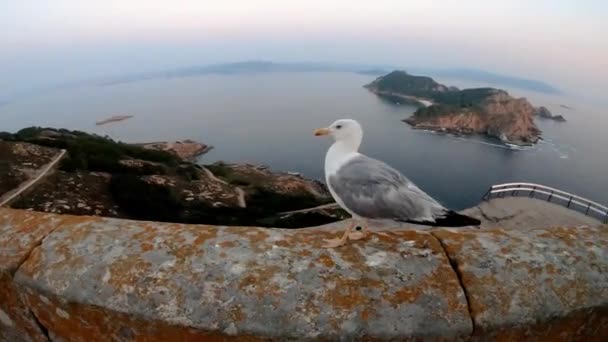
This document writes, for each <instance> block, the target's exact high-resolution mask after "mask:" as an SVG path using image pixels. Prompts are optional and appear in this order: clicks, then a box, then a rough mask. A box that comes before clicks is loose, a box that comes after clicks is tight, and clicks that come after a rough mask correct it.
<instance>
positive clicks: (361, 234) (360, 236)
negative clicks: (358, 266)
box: [348, 232, 369, 241]
mask: <svg viewBox="0 0 608 342" xmlns="http://www.w3.org/2000/svg"><path fill="white" fill-rule="evenodd" d="M368 236H369V233H367V232H352V233H350V234H348V239H349V240H352V241H357V240H361V239H365V238H366V237H368Z"/></svg>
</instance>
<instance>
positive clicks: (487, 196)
mask: <svg viewBox="0 0 608 342" xmlns="http://www.w3.org/2000/svg"><path fill="white" fill-rule="evenodd" d="M490 197H492V187H490V188H489V189H488V191H486V193H485V194H484V195H483V197H482V198H481V199H482V200H484V201H487V200H489V199H490Z"/></svg>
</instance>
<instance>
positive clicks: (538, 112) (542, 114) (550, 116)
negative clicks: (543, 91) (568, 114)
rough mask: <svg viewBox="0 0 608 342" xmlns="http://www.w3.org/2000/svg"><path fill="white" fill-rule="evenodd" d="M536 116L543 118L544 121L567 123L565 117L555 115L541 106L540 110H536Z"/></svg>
mask: <svg viewBox="0 0 608 342" xmlns="http://www.w3.org/2000/svg"><path fill="white" fill-rule="evenodd" d="M534 115H536V116H538V117H540V118H543V119H550V120H554V121H557V122H565V121H566V118H564V116H563V115H553V113H551V111H550V110H549V109H548V108H547V107H544V106H540V107H538V108H536V110H535V112H534Z"/></svg>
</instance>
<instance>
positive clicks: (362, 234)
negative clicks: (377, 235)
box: [348, 220, 370, 241]
mask: <svg viewBox="0 0 608 342" xmlns="http://www.w3.org/2000/svg"><path fill="white" fill-rule="evenodd" d="M360 222H361V223H362V224H363V231H362V232H352V233H350V234H348V239H349V240H353V241H356V240H361V239H365V238H366V237H368V236H369V234H370V233H369V224H368V223H367V220H361V221H360Z"/></svg>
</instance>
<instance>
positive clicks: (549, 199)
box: [547, 190, 554, 202]
mask: <svg viewBox="0 0 608 342" xmlns="http://www.w3.org/2000/svg"><path fill="white" fill-rule="evenodd" d="M553 192H554V190H551V195H549V198H547V202H551V197H553Z"/></svg>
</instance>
